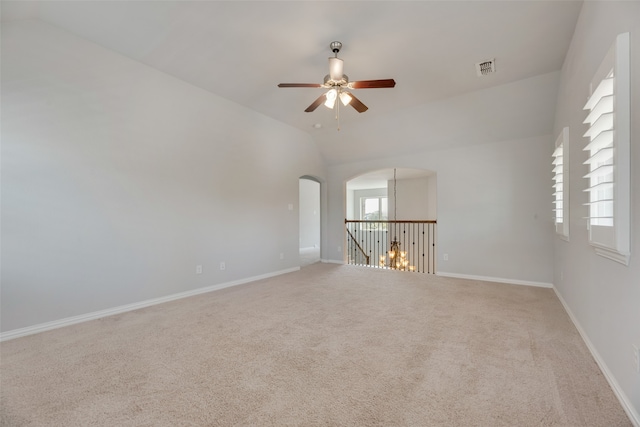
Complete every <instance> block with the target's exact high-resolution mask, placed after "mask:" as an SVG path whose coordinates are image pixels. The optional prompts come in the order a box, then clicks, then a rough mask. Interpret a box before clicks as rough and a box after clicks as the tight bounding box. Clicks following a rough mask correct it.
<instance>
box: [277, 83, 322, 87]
mask: <svg viewBox="0 0 640 427" xmlns="http://www.w3.org/2000/svg"><path fill="white" fill-rule="evenodd" d="M278 87H322V85H321V84H318V83H280V84H279V85H278Z"/></svg>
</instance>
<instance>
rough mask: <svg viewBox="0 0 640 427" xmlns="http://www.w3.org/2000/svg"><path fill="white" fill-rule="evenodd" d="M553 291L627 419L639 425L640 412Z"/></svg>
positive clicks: (578, 323) (637, 426)
mask: <svg viewBox="0 0 640 427" xmlns="http://www.w3.org/2000/svg"><path fill="white" fill-rule="evenodd" d="M553 291H554V292H555V293H556V296H557V297H558V299H559V300H560V302H561V303H562V306H563V307H564V309H565V311H566V312H567V314H568V315H569V318H570V319H571V321H572V322H573V325H574V326H575V327H576V329H577V330H578V333H579V334H580V336H581V337H582V340H583V341H584V343H585V344H586V345H587V348H588V349H589V351H590V352H591V355H592V356H593V358H594V359H595V361H596V363H597V364H598V367H599V368H600V371H602V374H603V375H604V377H605V378H606V379H607V382H608V383H609V385H610V386H611V389H612V390H613V393H614V394H615V395H616V397H617V398H618V400H619V401H620V404H621V405H622V409H624V412H626V413H627V416H628V417H629V420H630V421H631V423H632V424H633V425H634V427H640V414H638V411H636V410H635V408H634V407H633V405H632V404H631V401H630V400H629V398H628V397H627V395H626V394H625V393H624V391H622V389H621V388H620V385H619V384H618V381H617V380H616V378H615V377H614V376H613V374H612V373H611V371H610V370H609V367H608V366H607V364H606V363H605V362H604V360H603V359H602V357H600V353H598V350H596V347H595V346H594V345H593V343H591V340H590V339H589V336H588V335H587V333H586V332H585V331H584V329H582V326H581V325H580V322H578V319H577V318H576V317H575V316H574V315H573V312H572V311H571V308H569V305H568V304H567V302H566V301H565V300H564V298H562V294H561V293H560V292H559V291H558V289H557V288H556V287H555V286H554V287H553Z"/></svg>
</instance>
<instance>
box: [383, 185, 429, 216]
mask: <svg viewBox="0 0 640 427" xmlns="http://www.w3.org/2000/svg"><path fill="white" fill-rule="evenodd" d="M435 178H436V177H435V175H431V176H425V177H421V178H411V179H397V180H396V194H397V197H396V199H397V203H398V206H397V212H396V214H397V219H398V220H399V221H400V220H423V219H436V216H437V213H436V212H437V193H436V187H435V182H436V179H435ZM388 186H389V218H390V219H393V214H394V208H395V207H396V206H395V202H396V201H395V200H394V195H393V180H390V181H389V182H388Z"/></svg>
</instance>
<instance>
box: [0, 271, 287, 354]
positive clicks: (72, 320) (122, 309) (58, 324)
mask: <svg viewBox="0 0 640 427" xmlns="http://www.w3.org/2000/svg"><path fill="white" fill-rule="evenodd" d="M298 270H300V267H293V268H288V269H285V270H279V271H274V272H272V273H267V274H262V275H259V276H253V277H247V278H244V279H239V280H234V281H231V282H226V283H220V284H217V285H212V286H207V287H204V288H198V289H194V290H192V291H186V292H180V293H177V294H173V295H167V296H165V297H160V298H154V299H150V300H146V301H140V302H136V303H133V304H127V305H121V306H119V307H113V308H108V309H106V310H100V311H94V312H92V313H87V314H81V315H79V316H73V317H67V318H64V319H60V320H54V321H52V322H46V323H41V324H39V325H33V326H28V327H26V328H20V329H14V330H11V331H7V332H2V333H0V342H2V341H7V340H11V339H15V338H20V337H24V336H27V335H33V334H37V333H40V332H45V331H50V330H52V329H58V328H62V327H64V326H70V325H75V324H76V323H82V322H88V321H89V320H95V319H100V318H102V317H107V316H113V315H114V314H120V313H126V312H127V311H133V310H138V309H140V308H144V307H149V306H152V305H157V304H162V303H165V302H169V301H174V300H178V299H182V298H188V297H192V296H195V295H200V294H204V293H207V292H213V291H217V290H220V289H224V288H229V287H231V286H237V285H242V284H244V283H249V282H255V281H256V280H261V279H267V278H269V277H274V276H279V275H281V274H286V273H291V272H294V271H298Z"/></svg>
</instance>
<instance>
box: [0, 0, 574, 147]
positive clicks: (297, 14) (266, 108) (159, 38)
mask: <svg viewBox="0 0 640 427" xmlns="http://www.w3.org/2000/svg"><path fill="white" fill-rule="evenodd" d="M581 4H582V3H581V2H580V1H564V0H557V1H538V0H535V1H513V0H512V1H481V0H480V1H409V2H404V1H372V2H370V1H348V2H330V1H319V2H317V1H290V2H287V1H194V2H191V1H131V2H126V1H86V2H79V1H44V2H31V1H29V2H25V1H20V2H11V1H2V19H3V20H14V19H27V18H39V19H42V20H44V21H46V22H49V23H52V24H54V25H56V26H59V27H62V28H64V29H67V30H69V31H71V32H73V33H75V34H77V35H79V36H81V37H83V38H85V39H88V40H91V41H93V42H95V43H97V44H99V45H102V46H104V47H106V48H109V49H112V50H115V51H117V52H120V53H122V54H123V55H126V56H128V57H130V58H133V59H135V60H137V61H140V62H142V63H145V64H147V65H149V66H152V67H154V68H157V69H158V70H161V71H163V72H166V73H168V74H171V75H173V76H175V77H177V78H180V79H182V80H184V81H187V82H189V83H192V84H194V85H196V86H199V87H201V88H204V89H206V90H208V91H211V92H213V93H215V94H217V95H219V96H222V97H224V98H227V99H229V100H232V101H235V102H237V103H239V104H241V105H244V106H246V107H248V108H251V109H253V110H255V111H258V112H260V113H263V114H265V115H267V116H270V117H273V118H274V119H277V120H279V121H282V122H284V123H288V124H290V125H292V126H295V127H297V128H299V129H302V130H304V131H307V132H309V133H310V134H311V135H314V133H317V132H320V133H322V132H323V131H325V129H324V128H327V129H332V130H334V129H335V127H336V121H335V114H334V113H333V112H332V111H331V110H328V109H326V108H325V107H324V106H320V107H319V108H318V109H317V110H316V111H315V112H313V113H305V112H304V109H305V108H306V107H307V106H308V105H309V104H311V102H313V101H314V100H315V99H316V98H317V97H318V96H320V95H321V94H322V89H316V88H286V89H285V88H278V87H277V84H278V83H281V82H292V83H298V82H301V83H321V82H322V79H323V77H324V75H325V74H327V73H328V63H327V58H328V57H329V56H331V55H332V53H331V52H330V49H329V43H330V42H331V41H334V40H338V41H341V42H342V43H343V49H342V51H341V52H340V54H339V56H340V57H341V58H342V59H343V60H344V64H345V65H344V68H345V73H346V74H347V75H348V76H349V78H350V79H351V80H370V79H381V78H393V79H395V80H396V83H397V84H396V87H395V88H393V89H360V90H356V91H355V94H356V96H358V98H359V99H360V100H361V101H362V102H364V103H365V104H366V105H367V106H368V107H369V110H368V111H367V112H365V113H362V114H359V113H357V112H356V111H355V110H353V109H352V108H342V109H341V117H340V124H341V127H342V128H343V129H347V128H349V127H350V126H352V127H354V128H355V124H356V123H364V122H363V120H365V119H369V120H375V118H376V117H378V116H380V115H383V114H384V115H386V116H389V115H392V114H394V113H395V114H397V113H398V112H399V111H401V110H403V109H407V108H411V107H417V106H421V105H424V104H428V103H430V102H433V101H436V100H443V99H446V98H452V97H456V96H459V95H462V94H465V93H469V92H473V91H478V90H482V89H486V88H489V87H493V86H498V85H504V84H507V83H511V82H515V81H518V80H522V79H526V78H529V77H532V76H537V75H541V74H545V73H550V72H553V71H557V70H559V69H560V68H561V66H562V63H563V61H564V57H565V55H566V52H567V48H568V46H569V42H570V40H571V36H572V34H573V30H574V27H575V23H576V20H577V17H578V14H579V12H580V7H581ZM491 58H495V60H496V67H497V72H496V73H495V74H493V75H490V76H485V77H482V78H480V77H477V75H476V70H475V63H476V62H480V61H484V60H487V59H491ZM316 123H319V124H321V125H322V128H321V129H320V130H317V129H315V128H314V124H316ZM334 132H335V130H334ZM324 154H325V155H327V153H324Z"/></svg>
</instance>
